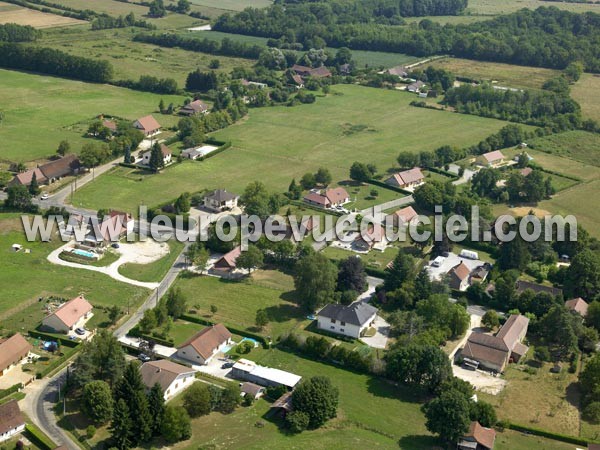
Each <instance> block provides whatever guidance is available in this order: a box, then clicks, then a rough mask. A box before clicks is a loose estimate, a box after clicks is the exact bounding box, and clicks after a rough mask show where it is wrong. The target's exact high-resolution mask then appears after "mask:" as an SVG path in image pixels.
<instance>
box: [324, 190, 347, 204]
mask: <svg viewBox="0 0 600 450" xmlns="http://www.w3.org/2000/svg"><path fill="white" fill-rule="evenodd" d="M325 197H327V200H329V203H330V206H340V205H343V204H344V203H348V202H349V201H350V196H349V195H348V192H346V189H344V188H343V187H336V188H333V189H327V190H326V191H325Z"/></svg>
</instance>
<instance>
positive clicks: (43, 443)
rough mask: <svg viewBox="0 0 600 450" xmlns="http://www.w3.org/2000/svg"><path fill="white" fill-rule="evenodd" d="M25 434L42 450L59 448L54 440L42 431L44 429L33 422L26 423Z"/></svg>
mask: <svg viewBox="0 0 600 450" xmlns="http://www.w3.org/2000/svg"><path fill="white" fill-rule="evenodd" d="M24 434H25V436H26V437H27V439H29V440H30V441H31V442H33V443H34V444H35V445H36V447H38V448H39V449H40V450H53V449H55V448H57V445H56V444H55V443H54V442H52V441H51V440H50V438H49V437H48V436H46V435H45V434H44V433H43V432H42V430H40V429H39V428H38V427H36V426H35V425H33V424H31V423H28V424H25V433H24Z"/></svg>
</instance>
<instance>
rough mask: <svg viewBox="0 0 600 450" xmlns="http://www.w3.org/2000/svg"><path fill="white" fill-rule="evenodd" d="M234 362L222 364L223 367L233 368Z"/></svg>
mask: <svg viewBox="0 0 600 450" xmlns="http://www.w3.org/2000/svg"><path fill="white" fill-rule="evenodd" d="M233 364H234V363H232V362H226V363H225V364H223V365H222V366H221V369H231V368H232V367H233Z"/></svg>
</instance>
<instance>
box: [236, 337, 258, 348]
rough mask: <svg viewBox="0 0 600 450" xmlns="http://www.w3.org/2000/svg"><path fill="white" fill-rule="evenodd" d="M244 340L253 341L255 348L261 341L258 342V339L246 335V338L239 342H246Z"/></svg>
mask: <svg viewBox="0 0 600 450" xmlns="http://www.w3.org/2000/svg"><path fill="white" fill-rule="evenodd" d="M244 341H249V342H252V343H253V344H254V348H256V347H258V346H259V343H258V341H257V340H256V339H252V338H249V337H245V338H243V339H242V340H241V341H240V342H239V343H240V344H241V343H242V342H244Z"/></svg>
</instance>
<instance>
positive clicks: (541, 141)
mask: <svg viewBox="0 0 600 450" xmlns="http://www.w3.org/2000/svg"><path fill="white" fill-rule="evenodd" d="M530 145H531V146H532V147H533V148H535V149H536V150H539V151H540V152H544V153H546V154H548V153H549V154H551V155H552V156H558V157H563V158H569V159H571V160H575V162H580V163H583V164H584V165H585V166H596V167H600V136H599V135H598V134H596V133H588V132H587V131H581V130H577V131H566V132H564V133H559V134H552V135H549V136H544V137H541V138H536V139H533V140H531V141H530ZM532 156H533V155H532ZM539 156H541V155H539ZM559 161H561V164H558V165H557V166H561V165H562V166H564V165H565V164H566V161H564V160H559ZM540 164H542V165H543V163H540ZM549 168H550V167H549ZM553 170H557V171H559V172H560V170H558V167H557V168H554V169H553ZM596 175H600V170H597V171H596Z"/></svg>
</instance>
